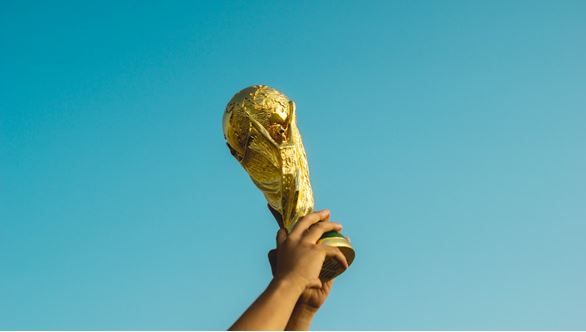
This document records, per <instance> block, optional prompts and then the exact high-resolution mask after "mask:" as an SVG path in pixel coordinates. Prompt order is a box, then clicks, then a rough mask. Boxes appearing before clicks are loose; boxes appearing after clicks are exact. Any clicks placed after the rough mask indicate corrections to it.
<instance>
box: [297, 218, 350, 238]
mask: <svg viewBox="0 0 586 332" xmlns="http://www.w3.org/2000/svg"><path fill="white" fill-rule="evenodd" d="M341 230H342V225H340V224H337V223H335V222H331V221H320V222H318V223H317V224H314V225H313V226H311V227H310V228H309V230H308V231H307V233H306V234H305V235H304V236H303V239H304V240H306V241H308V242H310V243H316V242H317V240H319V239H320V238H321V237H322V235H324V233H325V232H329V231H338V232H339V231H341Z"/></svg>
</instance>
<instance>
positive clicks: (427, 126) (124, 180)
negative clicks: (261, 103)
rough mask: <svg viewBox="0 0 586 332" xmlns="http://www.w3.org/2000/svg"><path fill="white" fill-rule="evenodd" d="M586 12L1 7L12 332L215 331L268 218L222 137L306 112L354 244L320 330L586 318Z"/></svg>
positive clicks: (249, 292)
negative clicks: (239, 126)
mask: <svg viewBox="0 0 586 332" xmlns="http://www.w3.org/2000/svg"><path fill="white" fill-rule="evenodd" d="M585 36H586V2H584V1H545V2H544V1H484V2H483V1H434V2H432V1H380V2H376V1H370V2H362V1H361V2H359V1H355V2H346V1H319V2H310V1H302V2H269V1H266V2H258V1H234V2H220V1H213V2H212V1H210V2H203V1H201V2H198V1H158V2H145V1H111V2H107V1H93V2H91V1H72V2H59V1H50V2H44V1H36V2H28V1H2V2H0V50H1V51H0V328H2V329H225V328H227V327H228V326H229V325H230V324H231V323H232V322H233V320H234V319H235V318H236V317H237V316H238V315H239V314H240V313H241V312H242V311H243V310H244V309H245V308H246V307H247V306H248V304H250V303H251V302H252V300H253V299H254V298H255V297H256V296H257V295H258V294H259V293H260V292H261V291H262V290H263V288H264V287H265V285H266V284H267V283H268V281H269V280H270V269H269V266H268V263H267V259H266V253H267V251H268V250H270V249H271V248H272V247H273V246H274V235H275V232H276V230H277V227H276V224H275V222H274V221H273V220H272V219H271V217H270V215H269V213H268V211H266V207H265V201H264V199H263V197H262V195H261V194H260V193H259V192H258V190H257V189H256V188H255V187H254V186H253V184H252V182H251V181H250V179H249V178H248V177H247V175H246V173H245V172H244V171H243V169H242V168H241V167H240V165H239V164H238V163H237V162H236V161H235V160H234V159H233V158H232V157H231V155H230V153H229V152H228V150H227V148H226V146H225V143H224V141H223V137H222V130H221V116H222V112H223V111H224V107H225V105H226V103H227V102H228V100H229V99H230V97H231V96H232V95H233V94H234V93H235V92H237V91H238V90H240V89H241V88H244V87H246V86H248V85H252V84H259V83H263V84H268V85H271V86H273V87H275V88H277V89H280V90H282V91H284V92H285V93H286V94H287V95H288V96H289V97H291V98H292V99H293V100H295V101H296V103H297V109H298V116H299V123H300V129H301V132H302V134H303V138H304V143H305V146H306V149H307V153H308V157H309V162H310V171H311V177H312V183H313V186H314V191H315V196H316V204H317V208H326V207H327V208H329V209H331V210H332V214H333V218H334V219H335V220H337V221H340V222H342V223H343V224H344V226H345V233H346V234H347V235H349V236H350V237H351V238H352V241H353V243H354V245H355V247H356V250H357V259H356V261H355V263H354V264H353V266H352V267H351V269H350V270H349V271H348V272H347V273H345V274H343V275H342V276H341V277H340V278H339V280H337V283H336V285H335V288H334V290H333V294H332V295H331V296H330V299H329V300H328V302H327V303H326V305H325V306H324V308H323V309H322V310H321V312H320V313H319V315H318V316H317V317H316V319H315V323H314V328H316V329H342V330H343V329H586V315H585V314H584V312H585V310H586V282H585V280H586V240H585V236H586V154H585V152H586V39H585Z"/></svg>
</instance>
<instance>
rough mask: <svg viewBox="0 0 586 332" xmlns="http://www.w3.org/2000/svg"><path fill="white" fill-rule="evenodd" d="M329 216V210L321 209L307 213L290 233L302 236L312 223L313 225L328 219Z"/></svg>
mask: <svg viewBox="0 0 586 332" xmlns="http://www.w3.org/2000/svg"><path fill="white" fill-rule="evenodd" d="M329 217H330V211H329V210H321V211H317V212H313V213H310V214H308V215H306V216H305V217H303V218H301V220H299V221H298V222H297V223H296V224H295V226H293V229H292V230H291V234H289V236H292V237H301V235H302V234H303V233H305V231H306V230H307V229H309V227H311V225H313V224H315V223H317V222H319V221H321V220H326V219H328V218H329Z"/></svg>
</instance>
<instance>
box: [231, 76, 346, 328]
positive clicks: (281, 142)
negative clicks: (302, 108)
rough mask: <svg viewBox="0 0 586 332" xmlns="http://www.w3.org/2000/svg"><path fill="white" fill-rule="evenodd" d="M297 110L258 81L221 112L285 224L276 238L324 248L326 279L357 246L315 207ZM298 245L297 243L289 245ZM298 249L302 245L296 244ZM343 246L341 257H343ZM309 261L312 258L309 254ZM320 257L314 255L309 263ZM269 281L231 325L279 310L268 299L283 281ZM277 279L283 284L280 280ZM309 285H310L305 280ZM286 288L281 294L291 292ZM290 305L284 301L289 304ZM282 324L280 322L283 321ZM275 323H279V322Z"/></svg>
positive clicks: (241, 158)
mask: <svg viewBox="0 0 586 332" xmlns="http://www.w3.org/2000/svg"><path fill="white" fill-rule="evenodd" d="M295 112H296V110H295V103H294V102H293V101H292V100H289V99H288V98H287V97H286V96H285V95H284V94H282V93H281V92H279V91H277V90H275V89H273V88H271V87H268V86H266V85H254V86H251V87H248V88H245V89H243V90H242V91H240V92H238V93H237V94H236V95H234V97H232V99H231V100H230V102H229V103H228V105H227V106H226V110H225V113H224V117H223V129H224V137H225V139H226V143H227V145H228V148H229V149H230V152H231V153H232V155H233V156H234V157H235V158H236V160H238V162H239V163H240V164H241V165H242V167H244V169H245V170H246V172H247V173H248V174H249V175H250V178H251V179H252V181H253V182H254V184H255V185H256V186H257V187H258V188H259V189H260V190H261V191H262V192H263V194H264V196H265V198H266V200H267V202H268V205H269V208H270V209H271V212H273V214H274V215H276V218H277V221H278V222H279V226H280V228H281V230H280V233H279V234H280V236H282V239H281V240H279V239H278V242H279V241H281V242H282V241H284V239H285V237H287V236H288V237H290V238H291V239H289V238H287V241H289V242H290V243H293V245H290V247H291V246H294V244H295V243H297V242H295V241H298V242H299V241H300V240H299V239H300V238H302V237H303V238H304V239H309V241H310V243H312V244H313V247H314V248H315V250H322V251H323V257H322V258H321V262H322V265H321V267H319V266H318V267H317V268H318V269H319V268H321V271H319V270H315V273H316V276H317V273H318V271H319V279H320V280H321V281H322V283H328V282H331V279H333V278H335V277H336V276H338V275H339V274H341V273H342V272H344V271H345V270H346V268H347V267H348V266H349V265H350V264H351V263H352V261H353V260H354V256H355V252H354V249H353V247H352V245H351V244H350V241H349V240H348V239H347V238H346V237H344V236H343V235H342V234H340V233H339V232H338V230H339V229H341V228H338V226H339V225H337V224H334V223H332V222H330V221H329V220H328V219H329V212H328V211H325V212H324V211H320V212H313V208H314V200H313V192H312V190H311V184H310V181H309V168H308V164H307V157H306V154H305V149H304V148H303V143H302V140H301V135H300V133H299V129H298V128H297V120H296V113H295ZM335 225H337V226H335ZM316 234H317V235H316ZM304 241H306V240H304ZM328 248H329V249H328ZM336 248H337V249H336ZM294 250H297V249H295V248H293V249H292V250H289V251H294ZM284 251H287V250H284ZM297 252H298V253H300V252H302V250H301V249H298V250H297ZM340 252H341V254H342V255H343V257H339V256H340ZM284 255H288V254H287V253H285V254H284ZM308 255H309V254H308ZM288 257H296V258H294V259H293V260H298V261H302V260H303V255H299V254H298V255H294V254H291V255H289V256H288ZM309 261H311V260H307V262H309ZM312 262H313V261H312ZM294 263H295V262H293V263H292V265H295V264H294ZM298 263H299V262H298ZM318 263H319V261H316V263H311V264H313V265H315V264H318ZM311 264H310V265H311ZM298 268H301V269H303V268H305V267H303V266H302V267H298ZM307 268H309V267H307ZM271 284H272V285H270V286H269V288H268V289H267V291H265V293H263V294H262V295H261V297H259V299H257V301H256V302H255V303H253V305H252V306H251V307H250V308H249V309H248V310H247V312H245V313H244V314H243V316H242V317H241V318H240V319H239V320H238V321H237V322H236V323H235V325H234V326H233V327H232V328H235V329H246V328H247V327H251V328H256V329H259V328H261V329H262V328H264V326H257V325H254V324H248V325H247V324H244V323H243V322H244V321H246V322H252V321H254V319H252V317H253V316H255V314H256V313H258V315H259V317H260V316H262V315H261V313H264V314H265V315H273V316H275V317H276V316H278V315H276V314H275V313H272V314H271V308H270V306H269V305H264V304H265V303H266V304H268V303H270V302H271V298H272V296H273V297H275V296H277V295H274V294H273V295H271V294H272V292H277V293H278V292H279V291H278V289H279V286H275V285H273V282H272V283H271ZM276 284H279V285H280V283H278V282H276ZM305 287H306V288H309V286H307V285H306V286H305ZM328 292H329V288H328ZM267 293H270V294H267ZM284 294H287V293H284ZM284 294H282V295H279V296H277V297H280V299H285V298H287V296H285V295H284ZM297 296H299V295H297ZM325 296H327V292H326V295H325ZM301 298H303V297H301ZM275 301H277V300H275ZM288 305H289V304H287V305H284V307H287V308H288ZM287 310H288V309H287ZM290 311H291V310H289V312H290ZM246 318H251V319H249V320H246ZM279 324H280V323H279ZM279 324H277V325H276V326H277V327H280V326H281V325H279ZM283 327H284V326H283ZM287 327H289V325H287ZM271 328H272V329H275V326H271Z"/></svg>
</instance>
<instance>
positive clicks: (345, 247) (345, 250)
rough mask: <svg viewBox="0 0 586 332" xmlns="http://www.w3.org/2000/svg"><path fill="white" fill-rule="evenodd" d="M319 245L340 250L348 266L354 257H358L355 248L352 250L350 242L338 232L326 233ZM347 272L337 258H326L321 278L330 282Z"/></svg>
mask: <svg viewBox="0 0 586 332" xmlns="http://www.w3.org/2000/svg"><path fill="white" fill-rule="evenodd" d="M317 243H318V244H325V245H327V246H332V247H337V248H338V249H340V251H341V252H342V254H343V255H344V256H345V257H346V261H347V262H348V266H350V264H352V262H353V261H354V257H355V256H356V253H355V252H354V248H352V245H351V244H350V241H348V239H347V238H345V237H344V236H343V235H342V234H340V233H338V232H333V231H332V232H327V233H325V234H324V235H323V236H322V238H321V239H320V240H319V241H318V242H317ZM345 270H346V269H345V268H344V266H343V265H342V264H341V263H340V262H339V261H338V260H337V259H336V258H335V257H326V260H325V261H324V265H323V266H322V268H321V272H320V273H319V278H320V279H321V280H322V281H328V280H330V279H334V278H335V277H337V276H339V275H340V274H341V273H342V272H344V271H345Z"/></svg>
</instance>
